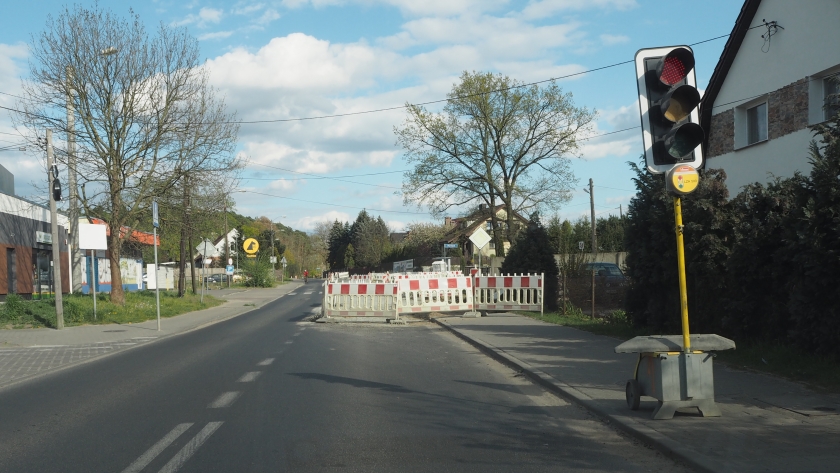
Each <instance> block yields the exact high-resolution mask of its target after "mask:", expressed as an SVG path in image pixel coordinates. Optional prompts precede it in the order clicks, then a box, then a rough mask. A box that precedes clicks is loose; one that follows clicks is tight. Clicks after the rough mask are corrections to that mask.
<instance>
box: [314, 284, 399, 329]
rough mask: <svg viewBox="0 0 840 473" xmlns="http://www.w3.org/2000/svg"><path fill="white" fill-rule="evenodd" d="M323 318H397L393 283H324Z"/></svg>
mask: <svg viewBox="0 0 840 473" xmlns="http://www.w3.org/2000/svg"><path fill="white" fill-rule="evenodd" d="M323 315H324V317H326V318H336V317H338V318H342V319H345V320H351V321H352V320H358V321H368V320H371V319H376V320H378V321H382V320H387V319H396V318H398V314H397V285H396V284H385V283H356V282H352V283H329V282H328V283H326V284H325V287H324V310H323Z"/></svg>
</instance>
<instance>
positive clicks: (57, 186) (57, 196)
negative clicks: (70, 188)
mask: <svg viewBox="0 0 840 473" xmlns="http://www.w3.org/2000/svg"><path fill="white" fill-rule="evenodd" d="M52 194H53V200H54V201H56V202H58V201H60V200H61V181H59V180H58V179H53V184H52Z"/></svg>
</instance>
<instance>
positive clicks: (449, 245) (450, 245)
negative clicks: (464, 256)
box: [443, 243, 458, 248]
mask: <svg viewBox="0 0 840 473" xmlns="http://www.w3.org/2000/svg"><path fill="white" fill-rule="evenodd" d="M443 247H444V248H458V244H457V243H444V244H443Z"/></svg>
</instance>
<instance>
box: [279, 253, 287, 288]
mask: <svg viewBox="0 0 840 473" xmlns="http://www.w3.org/2000/svg"><path fill="white" fill-rule="evenodd" d="M280 264H282V265H283V274H282V275H281V276H280V282H284V281H285V280H286V257H285V256H284V257H283V258H281V259H280Z"/></svg>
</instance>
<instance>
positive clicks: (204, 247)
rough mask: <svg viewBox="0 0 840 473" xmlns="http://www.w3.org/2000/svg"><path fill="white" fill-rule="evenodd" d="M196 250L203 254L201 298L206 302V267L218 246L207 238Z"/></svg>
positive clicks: (201, 300) (202, 301)
mask: <svg viewBox="0 0 840 473" xmlns="http://www.w3.org/2000/svg"><path fill="white" fill-rule="evenodd" d="M195 249H196V251H198V253H199V254H201V263H202V264H201V298H200V299H199V300H200V302H201V303H202V304H203V303H204V285H205V284H207V281H206V278H205V274H206V271H205V268H206V267H207V265H208V264H209V263H208V261H212V260H210V259H209V257H210V256H213V253H215V252H216V247H215V246H213V243H212V242H211V241H210V240H208V239H207V238H205V239H204V241H202V242H201V243H199V244H198V246H196V247H195Z"/></svg>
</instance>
